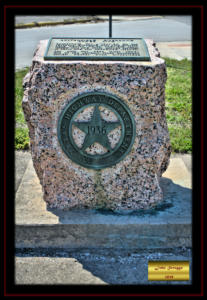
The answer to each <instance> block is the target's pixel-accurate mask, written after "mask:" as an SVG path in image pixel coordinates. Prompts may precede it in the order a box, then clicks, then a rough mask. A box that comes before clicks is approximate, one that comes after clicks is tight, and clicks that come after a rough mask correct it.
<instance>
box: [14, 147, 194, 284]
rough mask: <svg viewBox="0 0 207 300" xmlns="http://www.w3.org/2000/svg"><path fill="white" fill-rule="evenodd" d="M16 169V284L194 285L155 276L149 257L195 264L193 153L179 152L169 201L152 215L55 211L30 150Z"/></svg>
mask: <svg viewBox="0 0 207 300" xmlns="http://www.w3.org/2000/svg"><path fill="white" fill-rule="evenodd" d="M15 170H16V190H17V192H16V207H15V210H16V247H17V248H16V249H17V250H16V259H15V272H16V273H15V281H16V284H69V285H70V284H94V285H102V284H104V285H105V284H127V285H129V284H136V285H137V284H150V285H151V284H162V285H166V284H191V280H189V281H157V282H150V281H148V275H147V274H148V261H149V260H174V261H177V260H178V261H179V260H181V261H182V260H187V261H190V265H191V255H192V254H191V155H180V154H177V155H172V157H171V161H170V165H169V167H168V169H167V171H166V172H165V173H164V174H163V178H162V180H161V186H162V189H163V192H164V205H163V206H160V207H159V208H158V209H157V210H156V211H154V213H152V212H150V211H148V212H146V213H145V214H143V212H140V213H138V214H131V215H116V214H115V215H113V214H107V213H104V212H94V211H88V212H87V213H86V212H84V213H83V212H80V211H79V212H77V211H73V212H60V211H57V210H50V211H47V210H46V205H45V203H44V201H43V199H42V191H41V186H40V184H39V180H38V178H37V176H36V173H35V171H34V169H33V165H32V160H31V156H30V154H29V152H24V151H16V168H15ZM190 270H191V269H190ZM190 277H191V271H190Z"/></svg>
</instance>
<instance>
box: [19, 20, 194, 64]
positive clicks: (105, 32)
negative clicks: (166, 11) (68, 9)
mask: <svg viewBox="0 0 207 300" xmlns="http://www.w3.org/2000/svg"><path fill="white" fill-rule="evenodd" d="M69 17H70V16H62V17H60V16H59V17H54V16H53V17H49V16H45V17H38V16H25V17H20V16H19V17H18V16H17V17H16V24H18V23H28V22H40V21H41V22H44V21H45V22H48V21H49V20H51V22H54V21H55V20H56V21H61V20H62V21H63V20H66V19H69ZM85 17H87V16H85ZM55 18H56V19H55ZM72 18H73V19H74V16H73V17H72ZM78 19H79V17H78V16H77V20H78ZM191 24H192V20H191V16H113V26H112V37H114V38H130V37H132V38H137V37H142V38H146V39H153V40H154V41H155V42H156V43H168V42H182V44H181V45H182V46H184V47H186V45H187V44H186V42H191V27H192V26H191ZM108 36H109V24H108V17H107V16H102V17H101V18H100V20H99V21H98V22H96V21H93V20H92V22H89V23H84V24H78V23H74V24H71V25H58V26H46V27H34V28H26V29H16V30H15V41H16V47H15V69H21V68H24V67H27V66H30V65H31V61H32V57H33V53H34V51H35V49H36V47H37V44H38V42H39V41H40V40H46V39H49V38H50V37H104V38H107V37H108ZM183 42H184V43H183ZM162 46H163V45H162V44H160V47H162ZM179 47H180V46H179ZM158 48H159V47H158ZM169 50H170V49H169ZM189 50H190V49H189ZM165 53H167V51H165V52H164V55H165ZM189 53H190V52H189ZM189 53H188V52H187V57H188V56H189V57H188V58H190V54H189ZM161 55H162V53H161ZM181 56H182V55H181Z"/></svg>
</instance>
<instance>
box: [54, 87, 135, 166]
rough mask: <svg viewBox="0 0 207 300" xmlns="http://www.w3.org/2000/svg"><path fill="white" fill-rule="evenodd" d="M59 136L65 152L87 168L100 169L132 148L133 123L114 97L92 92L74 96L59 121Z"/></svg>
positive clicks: (124, 107)
mask: <svg viewBox="0 0 207 300" xmlns="http://www.w3.org/2000/svg"><path fill="white" fill-rule="evenodd" d="M58 138H59V142H60V145H61V147H62V149H63V151H64V152H65V154H66V155H67V156H68V157H69V158H70V159H71V160H72V161H73V162H75V163H77V164H79V165H81V166H83V167H85V168H90V169H96V170H97V169H103V168H106V167H110V166H113V165H115V164H116V163H118V162H119V161H120V160H122V159H123V158H124V157H125V156H126V155H127V154H128V153H129V151H130V150H131V147H132V145H133V143H134V138H135V122H134V118H133V115H132V113H131V111H130V109H129V108H128V106H127V105H126V104H125V103H124V102H123V101H122V100H121V99H119V98H118V97H117V96H114V95H111V94H108V93H101V92H91V93H85V94H82V95H81V96H78V97H76V98H74V99H73V100H72V101H70V102H69V104H68V105H67V106H66V107H65V109H64V110H63V112H62V113H61V115H60V118H59V121H58Z"/></svg>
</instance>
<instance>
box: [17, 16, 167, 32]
mask: <svg viewBox="0 0 207 300" xmlns="http://www.w3.org/2000/svg"><path fill="white" fill-rule="evenodd" d="M160 18H163V16H145V17H143V16H139V17H137V18H132V19H130V18H127V17H122V16H118V17H116V16H114V20H113V21H124V20H126V21H129V20H130V21H135V20H137V19H138V20H150V19H160ZM94 21H95V22H105V21H108V16H102V17H93V18H88V19H79V20H78V19H74V20H64V21H57V22H55V21H47V22H31V23H25V24H23V23H19V24H16V25H15V29H24V28H33V27H43V26H56V25H68V24H76V23H77V24H78V23H80V24H81V23H90V22H94Z"/></svg>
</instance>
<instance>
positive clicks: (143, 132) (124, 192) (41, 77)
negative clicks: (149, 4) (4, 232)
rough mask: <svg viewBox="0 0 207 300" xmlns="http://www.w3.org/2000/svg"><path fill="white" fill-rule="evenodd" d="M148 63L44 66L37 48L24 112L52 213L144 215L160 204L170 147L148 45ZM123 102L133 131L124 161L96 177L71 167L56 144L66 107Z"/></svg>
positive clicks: (159, 75) (159, 77)
mask: <svg viewBox="0 0 207 300" xmlns="http://www.w3.org/2000/svg"><path fill="white" fill-rule="evenodd" d="M146 43H147V45H148V50H149V53H150V57H151V61H150V62H137V61H44V59H43V56H44V52H45V49H46V46H47V40H45V41H40V43H39V45H38V47H37V50H36V51H35V53H34V58H33V62H32V67H31V69H30V71H29V73H28V74H27V75H26V76H25V78H24V82H23V87H24V98H23V101H22V107H23V110H24V115H25V119H26V121H27V124H28V127H29V135H30V146H31V154H32V159H33V165H34V168H35V170H36V172H37V175H38V177H39V180H40V183H41V185H42V189H43V194H44V200H45V201H46V203H47V205H48V207H50V208H60V209H64V210H68V209H74V208H75V209H76V208H101V209H102V208H104V209H109V210H113V211H122V210H125V211H131V210H137V209H148V208H152V207H154V206H156V205H157V204H158V203H160V202H161V201H162V200H163V193H162V190H161V188H160V185H159V179H160V177H161V175H162V173H163V172H164V171H165V170H166V169H167V167H168V164H169V157H170V153H171V146H170V140H169V133H168V128H167V123H166V116H165V82H166V78H167V75H166V66H165V62H164V60H162V59H161V58H159V52H158V50H157V48H155V44H154V43H153V41H152V40H146ZM93 91H97V92H105V93H110V94H112V95H115V96H118V97H119V98H121V99H122V100H123V101H124V102H125V103H126V104H127V105H128V107H129V108H130V110H131V112H132V114H133V116H134V120H135V123H136V136H135V142H134V144H133V146H132V149H131V151H130V153H129V154H128V155H127V156H126V157H125V158H124V159H123V160H122V161H120V162H119V163H117V164H116V165H114V166H112V167H110V168H105V169H102V170H99V171H96V170H91V169H86V168H84V167H81V166H79V165H77V164H76V163H74V162H72V161H71V160H70V159H69V158H68V157H67V156H66V155H65V153H64V152H63V150H62V148H61V146H60V144H59V142H58V137H57V124H58V118H59V116H60V114H61V112H62V110H63V109H64V107H65V106H66V105H67V104H68V103H69V102H70V101H71V100H72V99H73V98H74V97H76V96H78V95H81V94H83V93H86V92H93Z"/></svg>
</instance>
